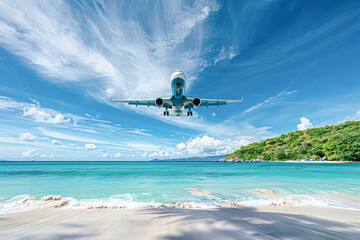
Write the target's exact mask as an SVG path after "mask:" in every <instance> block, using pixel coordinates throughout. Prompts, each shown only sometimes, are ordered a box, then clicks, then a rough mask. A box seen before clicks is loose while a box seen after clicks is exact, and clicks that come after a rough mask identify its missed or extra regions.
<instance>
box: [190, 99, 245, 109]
mask: <svg viewBox="0 0 360 240" xmlns="http://www.w3.org/2000/svg"><path fill="white" fill-rule="evenodd" d="M193 100H194V98H188V99H187V103H186V105H190V104H191V106H192V107H194V104H193ZM242 101H244V99H243V98H241V99H240V100H224V99H201V98H200V106H205V107H209V106H218V107H220V106H221V105H226V104H228V103H236V102H242Z"/></svg>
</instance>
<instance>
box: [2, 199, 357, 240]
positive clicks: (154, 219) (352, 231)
mask: <svg viewBox="0 0 360 240" xmlns="http://www.w3.org/2000/svg"><path fill="white" fill-rule="evenodd" d="M359 236H360V211H358V210H345V209H336V208H326V207H293V206H290V207H286V206H285V207H256V208H249V207H241V208H214V209H172V208H159V209H154V208H151V209H54V208H50V209H49V208H47V209H41V210H33V211H29V212H23V213H13V214H7V215H1V216H0V239H206V240H209V239H359Z"/></svg>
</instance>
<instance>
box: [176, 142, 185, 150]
mask: <svg viewBox="0 0 360 240" xmlns="http://www.w3.org/2000/svg"><path fill="white" fill-rule="evenodd" d="M176 148H177V149H178V150H184V149H185V148H186V144H185V143H179V144H177V145H176Z"/></svg>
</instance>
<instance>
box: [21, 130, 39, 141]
mask: <svg viewBox="0 0 360 240" xmlns="http://www.w3.org/2000/svg"><path fill="white" fill-rule="evenodd" d="M19 139H20V141H27V142H32V141H34V140H36V139H38V137H36V136H34V135H32V134H31V133H28V132H27V133H22V134H20V137H19Z"/></svg>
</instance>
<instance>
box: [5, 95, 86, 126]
mask: <svg viewBox="0 0 360 240" xmlns="http://www.w3.org/2000/svg"><path fill="white" fill-rule="evenodd" d="M30 100H31V101H32V102H33V103H26V102H20V101H15V100H13V99H11V98H8V97H4V96H0V109H8V110H18V111H22V112H23V116H24V117H30V118H32V119H34V120H35V122H40V123H53V124H60V123H68V122H70V121H71V120H72V119H73V118H77V119H78V118H79V117H77V116H74V115H72V114H69V113H66V114H62V113H60V112H58V111H56V110H53V109H50V108H45V107H42V106H40V103H39V102H38V101H37V100H34V99H30Z"/></svg>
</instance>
